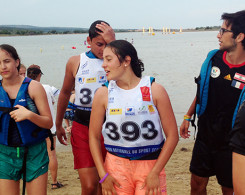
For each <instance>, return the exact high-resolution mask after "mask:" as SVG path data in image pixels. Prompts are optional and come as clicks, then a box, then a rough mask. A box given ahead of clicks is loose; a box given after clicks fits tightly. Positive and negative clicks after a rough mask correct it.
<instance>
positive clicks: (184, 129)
mask: <svg viewBox="0 0 245 195" xmlns="http://www.w3.org/2000/svg"><path fill="white" fill-rule="evenodd" d="M189 126H190V122H189V121H187V120H183V122H182V124H181V126H180V130H179V133H180V136H181V137H183V138H184V139H186V138H189V137H190V131H189V130H188V129H189Z"/></svg>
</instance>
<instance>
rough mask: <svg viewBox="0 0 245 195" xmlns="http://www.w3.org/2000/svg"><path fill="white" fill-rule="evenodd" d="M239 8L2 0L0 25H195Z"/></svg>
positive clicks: (156, 1)
mask: <svg viewBox="0 0 245 195" xmlns="http://www.w3.org/2000/svg"><path fill="white" fill-rule="evenodd" d="M3 1H4V3H3ZM242 9H245V1H244V0H201V1H200V0H120V1H118V0H87V1H85V0H2V4H1V6H0V24H5V25H10V24H14V25H33V26H42V27H53V26H55V27H82V28H89V26H90V24H91V23H92V22H94V21H95V20H98V19H102V20H105V21H107V22H108V23H109V24H110V25H111V26H112V27H113V28H123V29H125V28H132V29H134V28H136V29H142V27H145V28H148V27H150V26H151V27H153V28H155V29H156V28H158V29H162V27H168V28H180V27H182V28H195V27H201V26H202V27H203V26H218V25H221V23H222V21H221V20H220V16H221V14H222V13H224V12H236V11H239V10H242Z"/></svg>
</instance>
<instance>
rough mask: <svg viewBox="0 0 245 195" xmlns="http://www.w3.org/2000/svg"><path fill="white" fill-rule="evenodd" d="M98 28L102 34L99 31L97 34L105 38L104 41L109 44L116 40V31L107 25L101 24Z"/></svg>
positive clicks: (97, 25)
mask: <svg viewBox="0 0 245 195" xmlns="http://www.w3.org/2000/svg"><path fill="white" fill-rule="evenodd" d="M96 28H98V29H100V30H101V31H102V32H99V31H97V33H98V34H100V35H101V36H102V37H103V39H104V40H105V42H106V43H107V44H108V43H110V42H112V41H114V40H115V39H116V38H115V32H114V30H113V29H112V28H111V27H110V26H109V25H107V24H106V23H104V22H101V23H100V24H96Z"/></svg>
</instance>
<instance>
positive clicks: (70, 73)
mask: <svg viewBox="0 0 245 195" xmlns="http://www.w3.org/2000/svg"><path fill="white" fill-rule="evenodd" d="M79 62H80V56H72V57H71V58H70V59H69V60H68V62H67V64H66V71H65V77H64V81H63V86H62V89H61V91H60V94H59V98H58V103H57V114H56V122H55V123H56V133H57V137H58V140H59V142H60V143H61V144H64V145H67V137H66V132H65V129H64V128H63V126H62V121H63V118H64V113H65V111H66V108H67V105H68V102H69V98H70V95H71V90H72V88H73V86H74V82H75V76H76V72H77V68H78V66H79Z"/></svg>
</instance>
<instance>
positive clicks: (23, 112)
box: [10, 81, 53, 129]
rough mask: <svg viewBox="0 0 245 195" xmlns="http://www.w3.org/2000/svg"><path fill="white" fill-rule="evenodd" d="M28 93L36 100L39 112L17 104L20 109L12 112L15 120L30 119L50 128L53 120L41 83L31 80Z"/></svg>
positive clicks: (38, 124)
mask: <svg viewBox="0 0 245 195" xmlns="http://www.w3.org/2000/svg"><path fill="white" fill-rule="evenodd" d="M28 94H29V95H30V97H31V99H32V100H33V101H34V103H35V105H36V107H37V109H38V112H39V114H36V113H34V112H32V111H31V110H28V109H26V108H25V107H23V106H20V105H16V106H15V107H16V108H18V109H16V110H14V111H12V112H10V116H11V117H12V118H13V119H14V120H15V122H20V121H23V120H29V121H31V122H33V123H34V124H36V125H37V126H39V127H42V128H45V129H50V128H51V127H52V126H53V121H52V116H51V112H50V108H49V105H48V100H47V95H46V92H45V90H44V88H43V86H42V85H41V83H39V82H37V81H31V82H30V84H29V87H28Z"/></svg>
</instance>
